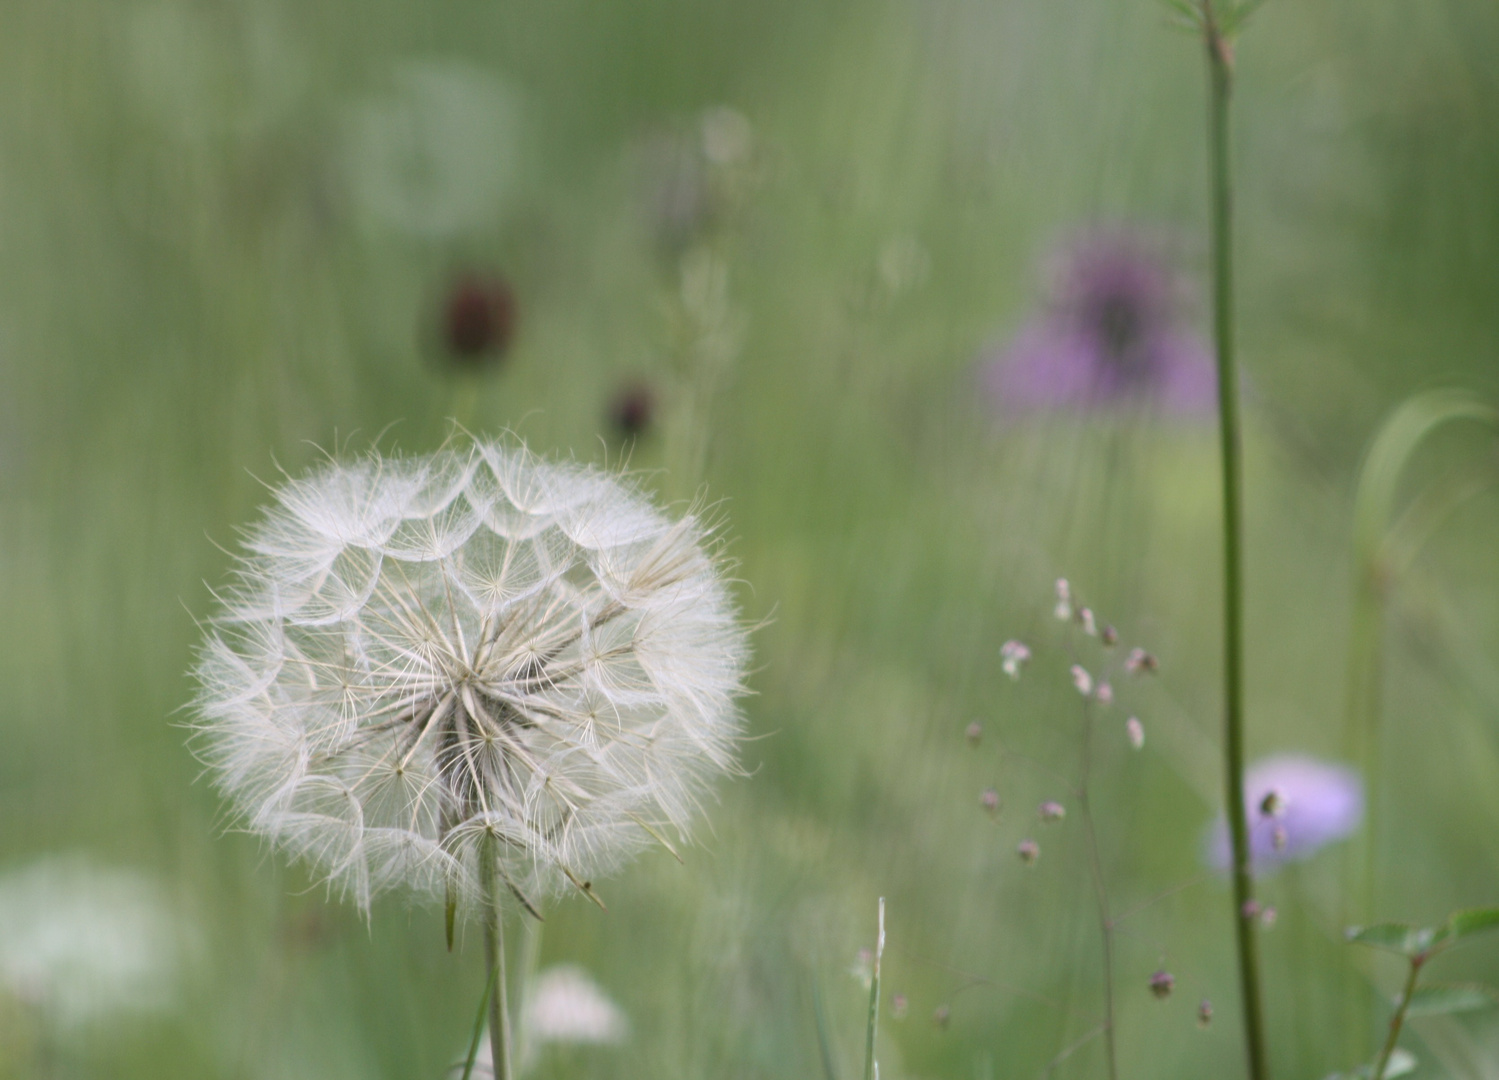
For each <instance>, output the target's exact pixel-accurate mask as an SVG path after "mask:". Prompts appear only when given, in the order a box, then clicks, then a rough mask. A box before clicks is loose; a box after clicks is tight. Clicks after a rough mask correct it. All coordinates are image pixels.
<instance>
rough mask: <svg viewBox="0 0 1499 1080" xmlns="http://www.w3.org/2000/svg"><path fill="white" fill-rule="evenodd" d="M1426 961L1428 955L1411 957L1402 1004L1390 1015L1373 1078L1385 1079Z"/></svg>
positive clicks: (1401, 996)
mask: <svg viewBox="0 0 1499 1080" xmlns="http://www.w3.org/2000/svg"><path fill="white" fill-rule="evenodd" d="M1425 962H1426V957H1425V956H1424V955H1423V956H1413V957H1411V970H1410V974H1409V975H1407V976H1406V978H1405V990H1404V991H1403V992H1402V993H1401V995H1400V1004H1399V1005H1398V1006H1397V1007H1396V1009H1395V1015H1394V1016H1392V1017H1390V1033H1389V1035H1388V1036H1386V1037H1385V1041H1384V1049H1383V1050H1381V1051H1380V1052H1379V1060H1378V1061H1377V1062H1375V1063H1374V1077H1373V1080H1384V1074H1385V1070H1386V1069H1388V1068H1389V1067H1390V1058H1391V1057H1392V1056H1393V1055H1394V1053H1395V1044H1396V1043H1398V1042H1399V1041H1400V1028H1401V1026H1402V1025H1404V1023H1405V1010H1406V1009H1408V1008H1410V1003H1411V997H1412V996H1413V995H1414V994H1415V992H1416V980H1417V979H1418V978H1420V977H1421V965H1422V964H1423V963H1425Z"/></svg>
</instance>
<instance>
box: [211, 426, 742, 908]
mask: <svg viewBox="0 0 1499 1080" xmlns="http://www.w3.org/2000/svg"><path fill="white" fill-rule="evenodd" d="M244 546H245V554H244V555H243V556H242V557H241V559H240V561H239V565H238V567H237V571H236V575H235V580H234V582H233V584H232V585H231V587H230V588H228V589H227V590H225V591H224V593H223V594H222V596H221V601H222V610H221V611H220V613H219V615H218V618H217V619H216V620H215V623H214V625H213V626H212V628H211V629H210V631H209V633H208V636H207V640H206V641H205V643H204V645H203V647H202V651H201V654H200V657H199V661H198V664H197V667H196V669H195V672H194V674H195V675H196V677H197V680H198V682H199V685H200V689H199V692H198V695H197V699H196V701H195V709H196V721H197V723H196V726H197V736H196V744H197V745H196V749H197V750H198V752H199V754H200V755H201V756H202V757H203V759H204V760H205V761H206V762H207V763H208V764H209V765H210V766H211V767H212V770H213V772H214V776H215V780H216V782H217V784H218V786H219V787H220V788H221V789H222V790H223V791H224V792H225V793H226V794H227V795H228V796H229V797H230V798H231V799H232V801H233V803H234V805H235V807H236V808H237V810H238V811H239V813H240V815H241V816H242V818H243V820H244V822H245V824H246V825H247V826H248V827H249V828H250V829H252V830H253V831H256V832H259V833H261V834H262V835H265V836H267V837H268V838H270V839H271V840H272V841H273V842H274V843H275V844H276V845H277V846H279V847H280V848H282V849H283V850H286V851H288V852H289V853H291V854H293V855H295V856H298V857H301V858H303V859H305V860H306V861H307V862H309V863H310V864H312V865H313V866H314V867H316V868H317V869H318V870H319V871H320V872H321V873H322V874H323V875H324V876H325V878H326V879H327V880H328V882H329V883H330V884H331V885H332V886H333V887H334V888H335V889H337V890H338V891H341V892H342V893H344V894H346V895H349V896H351V897H352V898H353V899H354V900H355V901H356V902H357V903H358V904H360V905H361V906H368V904H369V902H370V899H371V898H372V897H373V896H375V895H377V894H379V893H381V892H383V891H385V890H387V889H390V888H393V887H396V886H400V885H405V886H409V887H411V888H413V889H414V890H415V891H416V892H417V893H421V894H427V895H431V896H441V895H443V894H444V893H445V892H447V891H450V890H451V891H452V892H453V893H455V894H456V895H457V896H459V897H461V898H463V899H467V900H472V899H476V898H477V896H478V895H479V892H480V883H479V880H478V862H479V859H478V851H479V848H480V846H481V845H483V844H493V845H494V846H495V849H496V856H497V864H498V869H499V872H500V874H501V876H502V877H503V878H504V880H505V882H506V883H507V884H508V885H509V886H510V888H511V889H512V890H514V891H515V892H518V893H520V894H521V895H522V896H524V897H527V898H529V899H530V900H539V899H541V898H543V897H546V896H550V895H555V894H556V893H558V892H561V891H563V890H564V889H565V888H567V887H568V886H569V883H571V884H575V885H576V884H577V883H580V882H586V881H588V880H592V879H594V878H596V877H598V876H601V875H603V874H606V873H608V872H609V871H611V870H613V869H615V868H617V867H618V866H619V865H620V864H621V863H622V862H623V861H624V860H625V859H627V858H628V857H629V856H631V855H632V854H634V853H635V852H637V851H638V850H639V849H641V848H642V847H644V846H646V845H647V844H649V843H650V842H651V841H652V839H653V838H659V837H661V836H663V835H664V834H666V833H676V834H678V835H682V834H685V832H686V830H687V828H688V826H689V825H690V823H691V821H692V819H693V818H694V816H695V815H696V811H697V808H698V805H699V803H700V801H701V800H702V798H703V797H704V796H705V795H706V793H707V788H708V784H709V782H710V781H711V780H712V779H713V778H714V777H716V776H717V775H718V774H720V773H723V772H726V771H729V770H731V769H732V768H733V759H734V746H735V741H736V738H737V735H738V731H739V715H738V710H737V707H736V698H737V696H738V695H739V694H740V692H741V689H742V685H741V679H742V672H743V668H744V663H745V659H746V655H747V646H746V641H745V635H744V633H743V631H742V630H741V629H740V628H739V626H738V624H737V620H736V613H735V610H734V606H733V603H732V601H731V599H730V597H729V594H728V591H727V589H726V587H725V585H724V582H723V580H722V577H721V572H720V571H721V567H720V565H719V563H718V562H717V561H716V558H715V555H714V553H713V549H712V548H711V546H710V544H709V530H708V529H707V528H705V526H704V525H703V523H702V522H701V521H700V520H699V519H698V518H697V517H696V516H695V515H692V514H689V515H687V516H686V517H684V518H682V519H681V520H678V521H675V522H673V521H671V520H668V519H667V518H666V517H665V516H664V515H663V514H662V513H661V512H660V511H658V510H657V509H656V508H655V507H654V506H653V505H652V504H651V503H650V502H649V501H648V500H647V499H646V498H645V497H643V496H642V495H640V494H638V493H636V492H634V491H632V490H631V489H630V488H629V487H628V486H627V485H626V484H625V483H624V482H622V481H621V480H620V479H618V478H617V477H614V476H612V475H609V474H606V473H603V472H599V471H596V470H593V469H588V468H584V467H581V466H576V465H564V464H553V463H548V462H545V461H542V460H540V459H538V458H536V457H534V456H532V455H531V454H529V453H528V452H527V451H526V450H525V449H524V448H522V447H512V446H507V445H502V444H495V443H485V442H478V443H473V444H454V445H451V446H449V447H447V448H445V449H443V450H440V451H439V452H437V453H435V454H432V455H429V456H426V457H417V458H382V457H380V456H378V455H375V454H371V455H369V456H366V457H364V458H361V459H358V460H355V461H352V462H349V463H343V464H337V463H331V464H328V465H326V466H324V467H322V468H320V469H317V470H315V471H313V472H312V473H310V474H308V475H306V476H303V477H300V478H294V479H290V480H288V481H287V482H286V483H285V484H283V485H282V486H281V487H280V488H278V489H277V490H276V491H275V493H274V503H273V505H272V506H271V507H270V508H269V509H268V510H267V511H266V513H265V514H264V516H263V517H262V518H261V520H260V521H259V522H258V523H256V524H255V525H254V526H252V527H251V528H250V529H249V530H248V532H247V535H246V539H245V544H244Z"/></svg>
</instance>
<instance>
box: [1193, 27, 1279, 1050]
mask: <svg viewBox="0 0 1499 1080" xmlns="http://www.w3.org/2000/svg"><path fill="white" fill-rule="evenodd" d="M1202 13H1203V21H1204V31H1205V33H1204V38H1205V40H1206V43H1207V59H1208V73H1209V91H1210V93H1209V97H1210V103H1209V108H1208V141H1209V150H1210V154H1211V160H1210V170H1209V171H1210V173H1211V194H1212V218H1213V338H1214V344H1215V346H1216V351H1217V358H1218V428H1219V434H1220V438H1221V442H1222V447H1221V449H1222V463H1223V689H1224V699H1225V700H1224V739H1223V743H1224V755H1223V756H1224V764H1225V766H1226V770H1227V798H1228V821H1229V834H1230V837H1231V839H1232V843H1233V884H1234V888H1233V893H1234V927H1235V931H1236V938H1237V942H1238V953H1239V991H1240V998H1241V1002H1242V1006H1243V1010H1244V1037H1245V1046H1246V1050H1247V1054H1248V1060H1249V1075H1250V1077H1251V1080H1265V1078H1266V1077H1267V1076H1268V1075H1269V1065H1268V1062H1267V1061H1266V1057H1265V1030H1264V1013H1263V1009H1262V1007H1261V996H1260V969H1259V951H1258V945H1257V942H1256V940H1255V937H1256V934H1255V931H1256V925H1257V924H1256V922H1255V919H1254V917H1253V910H1254V909H1253V907H1252V906H1251V903H1250V901H1251V900H1252V899H1253V897H1254V878H1253V872H1252V866H1251V863H1250V848H1249V822H1248V815H1247V811H1246V808H1245V806H1244V551H1243V548H1244V522H1243V505H1244V498H1243V487H1244V476H1243V445H1242V438H1241V436H1240V432H1239V377H1238V370H1237V367H1236V365H1235V363H1234V322H1233V315H1234V312H1233V184H1232V178H1231V176H1230V173H1229V152H1228V139H1229V131H1228V118H1229V96H1230V91H1231V89H1232V86H1233V54H1232V51H1231V48H1230V46H1229V43H1228V42H1227V41H1226V40H1225V39H1224V37H1223V34H1222V32H1221V29H1220V25H1219V22H1218V19H1217V15H1216V13H1215V11H1214V9H1213V3H1212V0H1203V8H1202Z"/></svg>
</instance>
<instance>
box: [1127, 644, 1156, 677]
mask: <svg viewBox="0 0 1499 1080" xmlns="http://www.w3.org/2000/svg"><path fill="white" fill-rule="evenodd" d="M1159 667H1160V664H1159V663H1158V662H1157V661H1156V658H1155V657H1154V656H1151V655H1150V653H1148V652H1146V651H1145V650H1144V649H1138V648H1136V649H1131V650H1130V651H1129V655H1128V656H1127V657H1125V658H1124V670H1125V672H1126V673H1128V674H1130V675H1148V674H1154V673H1155V672H1156V671H1157V670H1158V669H1159Z"/></svg>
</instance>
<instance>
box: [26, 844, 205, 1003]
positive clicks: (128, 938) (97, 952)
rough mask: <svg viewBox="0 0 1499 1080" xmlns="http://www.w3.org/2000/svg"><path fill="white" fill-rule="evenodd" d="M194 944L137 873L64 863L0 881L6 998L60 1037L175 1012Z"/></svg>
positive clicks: (51, 861)
mask: <svg viewBox="0 0 1499 1080" xmlns="http://www.w3.org/2000/svg"><path fill="white" fill-rule="evenodd" d="M194 939H195V934H194V931H193V929H192V926H191V924H190V923H189V922H187V921H186V920H185V919H184V918H183V917H182V915H181V914H180V913H179V912H177V911H175V910H174V909H173V907H172V905H171V903H170V902H169V900H168V897H167V895H166V892H165V890H164V889H163V888H162V887H161V886H160V884H158V883H157V881H156V880H155V879H153V878H151V877H148V876H147V875H145V874H143V873H140V872H139V871H135V870H125V869H108V868H104V867H100V866H97V865H95V864H94V863H93V862H91V861H90V860H89V859H87V858H85V857H84V856H81V855H62V856H48V857H46V858H43V859H40V860H38V861H36V862H33V863H31V864H30V865H27V866H24V867H21V868H19V869H15V870H11V871H8V872H6V873H5V874H3V875H0V989H3V990H4V991H7V992H9V993H10V994H12V995H14V996H15V997H17V998H19V999H21V1000H22V1001H25V1002H27V1003H28V1004H30V1005H32V1006H34V1007H35V1008H36V1009H37V1010H38V1011H39V1012H40V1013H41V1015H42V1016H43V1017H44V1018H45V1019H46V1020H47V1021H48V1022H49V1023H50V1024H52V1025H55V1026H56V1027H58V1028H60V1029H63V1030H71V1029H73V1028H75V1027H77V1026H79V1025H83V1024H89V1023H94V1022H98V1021H105V1020H108V1019H111V1018H114V1017H124V1016H128V1015H131V1014H140V1013H151V1012H158V1011H161V1010H165V1009H168V1008H170V1007H171V1005H172V1004H173V1003H174V1001H175V1000H176V997H177V992H178V989H179V982H180V979H181V975H182V968H183V966H184V963H185V961H186V960H187V959H189V956H190V954H191V953H192V952H193V950H194V946H195V944H196V942H195V940H194Z"/></svg>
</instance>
